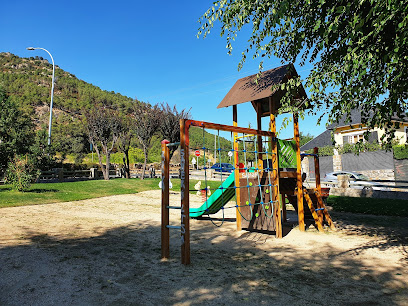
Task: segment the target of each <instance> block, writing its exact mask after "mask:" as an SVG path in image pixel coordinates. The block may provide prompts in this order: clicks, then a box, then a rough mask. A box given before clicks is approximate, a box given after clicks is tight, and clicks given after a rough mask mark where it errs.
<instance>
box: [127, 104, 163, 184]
mask: <svg viewBox="0 0 408 306" xmlns="http://www.w3.org/2000/svg"><path fill="white" fill-rule="evenodd" d="M132 117H133V118H134V127H133V131H134V133H135V135H136V137H137V139H138V140H139V142H140V144H141V145H142V147H143V153H144V164H143V172H142V177H141V179H144V174H145V171H146V164H147V159H148V154H149V146H150V142H151V139H152V137H153V135H154V134H155V133H157V132H158V129H159V127H160V125H161V122H162V120H163V116H162V112H161V110H160V108H159V107H158V106H157V105H154V106H150V105H149V104H145V103H142V102H138V101H136V102H135V104H134V105H133V110H132Z"/></svg>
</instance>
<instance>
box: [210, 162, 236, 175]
mask: <svg viewBox="0 0 408 306" xmlns="http://www.w3.org/2000/svg"><path fill="white" fill-rule="evenodd" d="M211 169H214V170H215V172H229V173H231V172H232V171H233V170H234V166H233V165H231V164H227V163H215V164H214V165H212V166H211Z"/></svg>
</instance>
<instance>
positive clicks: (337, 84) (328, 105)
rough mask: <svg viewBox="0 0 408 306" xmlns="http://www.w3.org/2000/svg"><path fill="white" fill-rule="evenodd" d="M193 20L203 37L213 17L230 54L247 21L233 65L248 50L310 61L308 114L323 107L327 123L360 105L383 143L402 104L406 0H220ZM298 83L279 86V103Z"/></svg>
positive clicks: (407, 78)
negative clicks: (281, 92)
mask: <svg viewBox="0 0 408 306" xmlns="http://www.w3.org/2000/svg"><path fill="white" fill-rule="evenodd" d="M200 22H201V27H200V29H199V32H198V35H202V36H204V37H205V36H206V35H207V34H208V33H209V32H210V30H211V29H212V28H213V27H214V25H215V23H216V22H220V26H221V36H226V40H227V48H228V52H229V53H231V52H232V41H233V40H235V37H236V36H237V33H238V32H240V31H241V30H242V29H243V28H244V27H245V26H251V25H252V33H251V34H250V36H249V38H248V46H247V48H245V50H244V51H243V52H242V59H241V61H240V63H239V65H238V67H239V69H240V68H241V67H242V65H243V63H244V62H245V59H246V57H247V55H249V54H252V55H253V58H258V57H272V56H276V57H278V58H280V59H281V61H282V62H291V63H296V62H298V63H299V64H300V66H303V65H304V64H305V63H306V62H310V63H312V64H314V67H313V69H312V71H311V73H310V74H309V76H308V77H307V78H306V80H305V84H306V86H307V87H308V88H309V89H310V99H309V101H303V103H304V104H309V103H310V104H311V105H312V106H313V109H312V110H310V112H311V113H316V112H317V111H323V112H325V113H328V114H329V123H331V122H335V121H338V120H339V119H340V118H341V116H342V115H343V114H346V115H347V117H348V118H350V111H351V110H352V109H356V108H359V107H361V109H362V112H363V114H364V115H365V120H364V122H363V123H364V124H366V125H367V126H368V127H369V128H370V129H373V128H374V127H376V126H377V127H380V128H385V130H386V134H384V136H383V141H386V142H388V143H389V144H390V143H391V139H392V138H393V135H394V131H395V128H397V127H398V125H393V124H392V123H391V122H392V121H391V120H392V118H393V116H395V115H396V116H398V117H400V118H402V117H403V116H404V115H405V112H406V110H407V104H406V103H407V96H408V70H407V69H406V65H407V62H408V0H389V1H379V0H350V1H343V0H308V1H303V0H292V1H278V0H272V1H264V0H220V1H217V2H215V3H214V5H213V6H212V7H211V8H210V9H209V10H208V11H207V12H206V13H205V14H204V15H203V16H202V17H201V19H200ZM261 67H262V62H261V64H260V68H261ZM300 85H301V80H300V78H299V77H294V78H292V79H291V80H290V81H289V82H288V84H287V85H283V84H282V85H280V86H281V87H282V89H285V88H286V89H288V88H289V89H291V90H289V91H288V93H287V95H286V96H285V99H284V103H285V105H286V106H288V104H289V101H290V100H291V99H293V95H292V94H293V89H296V88H297V87H298V86H300ZM291 95H292V96H291ZM321 118H322V117H320V119H321ZM320 119H319V121H320ZM367 137H368V134H367Z"/></svg>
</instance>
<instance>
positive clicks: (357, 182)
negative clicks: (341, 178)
mask: <svg viewBox="0 0 408 306" xmlns="http://www.w3.org/2000/svg"><path fill="white" fill-rule="evenodd" d="M338 175H348V176H349V182H350V187H352V188H356V189H373V190H389V187H387V186H384V185H382V184H381V183H377V182H373V181H371V180H370V179H369V178H368V177H366V176H365V175H364V174H361V173H355V172H347V171H337V172H330V173H327V174H326V175H325V176H324V179H323V181H326V182H334V183H336V182H337V181H338V178H337V176H338Z"/></svg>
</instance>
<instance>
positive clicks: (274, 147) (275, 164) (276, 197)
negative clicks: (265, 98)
mask: <svg viewBox="0 0 408 306" xmlns="http://www.w3.org/2000/svg"><path fill="white" fill-rule="evenodd" d="M269 111H270V115H269V120H270V129H271V133H272V137H271V153H272V184H273V186H272V187H273V192H272V201H273V202H272V203H274V204H273V207H274V217H275V220H276V238H282V213H281V203H282V206H283V205H285V203H284V202H282V201H281V197H280V192H279V155H278V143H277V141H276V119H275V114H274V111H273V103H272V97H269ZM268 168H269V165H268ZM271 191H272V190H271Z"/></svg>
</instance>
